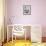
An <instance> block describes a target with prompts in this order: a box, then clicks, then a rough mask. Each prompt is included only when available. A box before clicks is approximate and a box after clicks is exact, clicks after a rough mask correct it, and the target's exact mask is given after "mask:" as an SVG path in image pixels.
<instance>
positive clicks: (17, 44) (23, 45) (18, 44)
mask: <svg viewBox="0 0 46 46" xmlns="http://www.w3.org/2000/svg"><path fill="white" fill-rule="evenodd" d="M3 46H46V43H31V42H30V41H24V40H16V41H15V40H14V41H13V42H12V41H10V42H8V43H5V44H4V45H3Z"/></svg>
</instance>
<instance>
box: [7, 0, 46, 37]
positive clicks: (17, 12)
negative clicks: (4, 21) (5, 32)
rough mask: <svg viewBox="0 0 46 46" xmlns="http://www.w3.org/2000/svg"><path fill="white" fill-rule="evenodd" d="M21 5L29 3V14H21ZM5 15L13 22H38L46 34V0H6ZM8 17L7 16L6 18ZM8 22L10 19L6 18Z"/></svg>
mask: <svg viewBox="0 0 46 46" xmlns="http://www.w3.org/2000/svg"><path fill="white" fill-rule="evenodd" d="M23 5H31V15H27V16H24V15H23ZM7 8H8V9H7V15H8V17H9V16H11V17H10V18H12V17H13V18H14V20H13V18H12V19H11V20H12V23H14V24H40V25H42V30H43V36H46V33H45V32H46V0H7ZM8 17H7V18H8ZM8 19H9V18H8ZM8 24H10V20H8Z"/></svg>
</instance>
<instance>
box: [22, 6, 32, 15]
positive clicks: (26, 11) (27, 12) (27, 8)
mask: <svg viewBox="0 0 46 46" xmlns="http://www.w3.org/2000/svg"><path fill="white" fill-rule="evenodd" d="M23 15H31V5H23Z"/></svg>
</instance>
